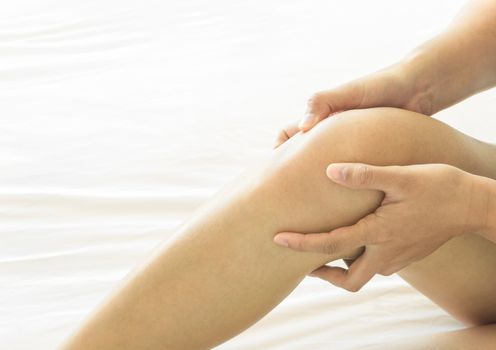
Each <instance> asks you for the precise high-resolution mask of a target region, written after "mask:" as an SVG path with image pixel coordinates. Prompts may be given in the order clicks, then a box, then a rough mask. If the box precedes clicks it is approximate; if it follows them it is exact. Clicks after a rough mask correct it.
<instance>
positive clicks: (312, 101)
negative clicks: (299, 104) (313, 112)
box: [307, 92, 324, 108]
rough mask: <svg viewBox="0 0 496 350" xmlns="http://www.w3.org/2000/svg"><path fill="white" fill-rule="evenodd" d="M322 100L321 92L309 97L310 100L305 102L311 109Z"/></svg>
mask: <svg viewBox="0 0 496 350" xmlns="http://www.w3.org/2000/svg"><path fill="white" fill-rule="evenodd" d="M323 98H324V94H323V93H322V92H316V93H314V94H312V95H311V96H310V98H309V99H308V100H307V106H308V107H310V108H311V107H313V106H315V105H317V104H318V103H320V102H321V101H322V99H323Z"/></svg>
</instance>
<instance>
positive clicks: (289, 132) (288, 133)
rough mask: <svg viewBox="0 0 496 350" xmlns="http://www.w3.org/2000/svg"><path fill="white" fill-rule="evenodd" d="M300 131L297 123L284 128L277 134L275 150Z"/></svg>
mask: <svg viewBox="0 0 496 350" xmlns="http://www.w3.org/2000/svg"><path fill="white" fill-rule="evenodd" d="M299 131H300V129H299V128H298V125H297V124H295V123H292V124H289V125H286V126H285V127H284V128H282V129H281V130H280V131H279V133H278V134H277V137H276V142H275V143H274V146H273V148H277V147H279V146H280V145H282V144H283V143H284V142H286V141H287V140H289V139H290V138H291V137H293V136H294V135H295V134H297V133H298V132H299Z"/></svg>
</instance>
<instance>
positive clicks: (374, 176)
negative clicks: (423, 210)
mask: <svg viewBox="0 0 496 350" xmlns="http://www.w3.org/2000/svg"><path fill="white" fill-rule="evenodd" d="M326 173H327V176H328V177H329V178H330V179H331V180H332V181H334V182H336V183H338V184H340V185H343V186H346V187H349V188H355V189H369V190H379V191H384V192H389V191H398V190H400V189H401V188H402V187H403V186H402V183H405V182H406V181H408V179H407V175H406V173H405V171H404V169H403V167H402V166H375V165H369V164H362V163H334V164H331V165H329V166H328V167H327V171H326Z"/></svg>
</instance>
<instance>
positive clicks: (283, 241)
mask: <svg viewBox="0 0 496 350" xmlns="http://www.w3.org/2000/svg"><path fill="white" fill-rule="evenodd" d="M274 243H276V244H278V245H280V246H283V247H288V246H289V242H288V240H287V238H286V237H285V236H284V235H282V234H278V235H276V236H275V237H274Z"/></svg>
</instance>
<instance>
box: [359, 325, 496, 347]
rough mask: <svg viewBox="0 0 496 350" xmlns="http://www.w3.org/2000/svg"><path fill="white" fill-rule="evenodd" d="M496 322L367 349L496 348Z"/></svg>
mask: <svg viewBox="0 0 496 350" xmlns="http://www.w3.org/2000/svg"><path fill="white" fill-rule="evenodd" d="M494 344H496V324H490V325H486V326H476V327H471V328H466V329H462V330H458V331H452V332H446V333H439V334H434V335H432V336H429V337H426V338H421V339H419V337H416V338H415V339H404V340H402V341H398V342H394V343H392V344H377V345H374V346H370V347H367V348H366V349H367V350H467V349H477V350H494Z"/></svg>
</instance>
